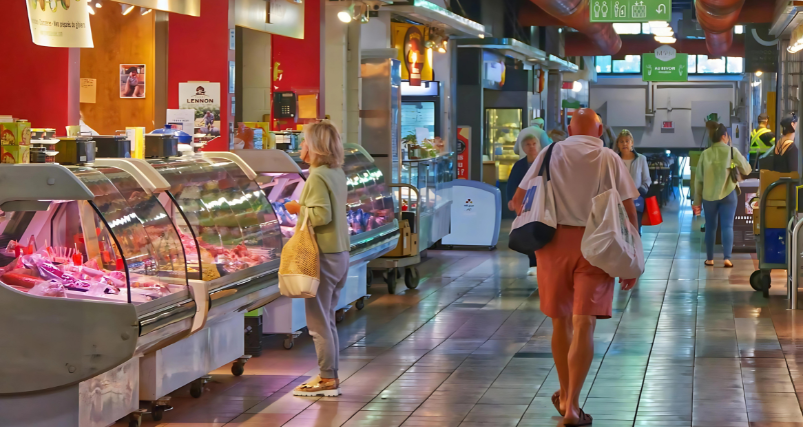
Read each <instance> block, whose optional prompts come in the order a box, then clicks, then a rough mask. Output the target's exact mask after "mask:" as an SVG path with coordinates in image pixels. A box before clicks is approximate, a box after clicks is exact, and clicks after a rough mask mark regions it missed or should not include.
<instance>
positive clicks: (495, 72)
mask: <svg viewBox="0 0 803 427" xmlns="http://www.w3.org/2000/svg"><path fill="white" fill-rule="evenodd" d="M483 74H484V76H483V79H482V80H483V87H485V88H487V89H502V86H504V85H505V74H506V68H505V63H504V62H501V61H500V62H496V61H485V63H483Z"/></svg>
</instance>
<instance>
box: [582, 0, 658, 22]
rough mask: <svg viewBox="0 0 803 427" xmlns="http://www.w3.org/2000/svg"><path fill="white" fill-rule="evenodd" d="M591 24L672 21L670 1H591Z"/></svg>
mask: <svg viewBox="0 0 803 427" xmlns="http://www.w3.org/2000/svg"><path fill="white" fill-rule="evenodd" d="M588 6H589V11H588V14H589V17H590V18H591V22H649V21H669V20H671V19H672V0H591V2H590V3H589V5H588Z"/></svg>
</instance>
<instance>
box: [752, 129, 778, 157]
mask: <svg viewBox="0 0 803 427" xmlns="http://www.w3.org/2000/svg"><path fill="white" fill-rule="evenodd" d="M767 132H770V130H769V129H767V128H759V129H753V132H752V133H750V154H756V153H758V154H764V152H766V151H767V150H769V149H770V148H772V146H773V145H774V144H775V138H772V140H771V141H770V144H769V145H767V144H765V143H764V141H762V140H761V135H764V134H765V133H767Z"/></svg>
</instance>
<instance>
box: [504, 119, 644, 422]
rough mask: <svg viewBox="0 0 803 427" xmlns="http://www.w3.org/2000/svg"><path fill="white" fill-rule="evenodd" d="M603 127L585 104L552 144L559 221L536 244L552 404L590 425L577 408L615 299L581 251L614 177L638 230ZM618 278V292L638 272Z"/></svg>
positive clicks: (626, 181)
mask: <svg viewBox="0 0 803 427" xmlns="http://www.w3.org/2000/svg"><path fill="white" fill-rule="evenodd" d="M603 131H604V126H603V125H602V122H601V121H600V119H599V116H597V113H595V112H594V110H591V109H588V108H583V109H580V110H578V111H577V112H575V114H574V116H573V117H572V122H571V125H570V127H569V135H570V136H569V138H567V139H566V140H564V141H561V142H556V143H555V144H556V145H555V148H554V149H553V152H552V160H551V161H550V164H549V171H550V179H551V182H552V189H553V192H554V194H555V208H556V210H557V218H558V221H557V222H558V228H557V230H556V232H555V237H553V238H552V241H551V242H549V244H547V245H546V246H544V247H543V248H542V249H540V250H538V251H536V257H537V258H538V272H537V276H538V296H539V298H540V304H541V311H542V312H543V313H544V314H546V315H547V316H549V317H550V318H551V319H552V326H553V330H552V357H553V358H554V359H555V368H556V369H557V371H558V378H559V380H560V390H559V391H557V392H555V394H554V395H553V396H552V403H553V404H554V405H555V408H556V409H557V410H558V412H560V414H561V415H563V417H564V420H563V422H564V425H565V426H567V427H568V426H584V425H590V424H591V421H592V419H591V416H590V415H588V414H586V413H584V412H583V410H582V409H581V408H580V390H581V389H582V388H583V383H584V382H585V379H586V376H587V375H588V370H589V368H590V367H591V362H592V359H593V358H594V329H595V327H596V322H597V319H608V318H610V317H611V314H612V306H613V292H614V279H613V278H612V277H610V276H608V274H607V273H605V272H604V271H602V270H601V269H599V268H597V267H594V266H592V265H591V264H589V263H588V261H587V260H586V259H585V258H583V255H582V253H581V251H580V243H581V242H582V240H583V232H584V231H585V225H586V221H587V220H588V217H589V215H590V214H591V204H592V202H591V199H593V198H594V197H595V196H597V195H598V194H600V193H602V192H604V191H607V190H609V189H610V185H611V183H613V185H615V186H616V189H617V191H618V192H619V195H620V196H621V198H622V202H623V204H624V206H625V210H626V211H627V215H628V217H629V219H630V223H631V224H633V226H634V227H636V229H638V222H637V214H636V206H635V205H634V204H633V200H634V199H636V198H638V197H639V192H638V190H637V189H636V185H635V184H634V183H633V179H632V178H630V173H629V172H628V171H627V169H626V168H625V165H624V163H623V162H622V161H621V159H620V158H619V156H617V155H616V153H614V152H613V151H612V150H611V149H609V148H605V147H604V146H603V143H602V140H601V139H600V137H601V136H602V133H603ZM546 151H547V150H543V151H542V152H541V153H540V154H539V155H538V157H537V158H536V159H535V161H534V162H533V165H532V167H530V169H529V170H528V172H527V175H526V176H525V177H524V179H523V180H522V184H521V185H523V186H525V187H526V186H527V183H528V182H529V181H530V179H531V178H532V177H533V176H534V175H537V173H538V171H539V169H540V168H541V163H542V162H543V159H544V155H545V153H546ZM611 174H612V176H611ZM525 192H526V188H519V189H518V190H516V195H515V196H514V199H513V203H514V207H516V208H517V209H516V210H517V211H519V210H520V208H521V202H522V200H523V199H524V194H525ZM620 283H621V289H622V290H623V291H629V290H631V289H633V287H634V286H635V284H636V279H631V280H620Z"/></svg>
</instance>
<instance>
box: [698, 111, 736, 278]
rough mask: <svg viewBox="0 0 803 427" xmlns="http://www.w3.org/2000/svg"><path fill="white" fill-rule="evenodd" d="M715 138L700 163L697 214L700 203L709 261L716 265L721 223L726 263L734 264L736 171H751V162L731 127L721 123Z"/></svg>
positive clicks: (726, 264) (727, 265) (728, 266)
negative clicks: (732, 135) (737, 144)
mask: <svg viewBox="0 0 803 427" xmlns="http://www.w3.org/2000/svg"><path fill="white" fill-rule="evenodd" d="M712 138H713V140H714V143H713V144H712V145H711V147H710V148H708V149H707V150H705V151H703V153H702V154H701V155H700V160H699V162H698V163H697V173H696V175H695V178H694V188H695V191H694V203H693V205H692V207H693V209H694V214H695V215H699V214H700V206H701V205H702V207H703V209H704V210H705V247H706V261H705V265H707V266H709V267H710V266H713V265H714V242H715V239H716V233H717V223H719V226H720V227H721V234H722V251H723V252H724V255H725V267H727V268H730V267H733V262H731V253H732V251H733V220H734V218H735V217H736V204H737V192H736V191H737V186H738V185H737V183H736V181H737V179H736V178H735V176H734V175H736V174H741V175H748V174H749V173H750V164H749V163H748V162H747V160H746V159H745V158H744V156H743V155H742V153H740V152H739V150H738V149H736V148H734V147H731V146H730V143H731V138H730V136H729V135H728V129H727V128H726V127H725V125H723V124H721V123H720V124H719V126H717V128H716V130H715V131H714V133H713V135H712Z"/></svg>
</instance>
